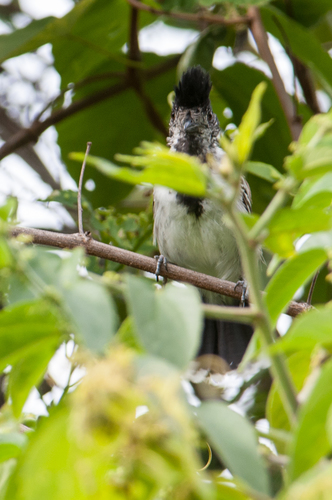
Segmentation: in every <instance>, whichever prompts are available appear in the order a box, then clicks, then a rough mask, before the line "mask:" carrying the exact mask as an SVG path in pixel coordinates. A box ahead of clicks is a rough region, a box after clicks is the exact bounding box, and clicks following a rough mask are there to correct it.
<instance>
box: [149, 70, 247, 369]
mask: <svg viewBox="0 0 332 500" xmlns="http://www.w3.org/2000/svg"><path fill="white" fill-rule="evenodd" d="M210 90H211V82H210V77H209V75H208V74H207V73H206V72H204V71H203V70H202V68H200V67H195V68H191V69H189V70H188V71H187V72H186V73H184V75H183V76H182V78H181V80H180V82H179V84H178V86H177V87H175V100H174V104H173V109H172V113H171V119H170V124H169V137H168V138H167V144H168V145H169V147H170V148H171V150H173V151H180V152H184V153H187V154H189V155H193V156H197V157H198V158H199V159H200V160H201V161H202V162H205V161H206V158H207V155H211V156H213V158H214V159H215V161H217V162H218V161H220V160H221V158H222V156H223V154H224V152H223V150H222V149H221V147H220V145H219V135H220V127H219V122H218V118H217V116H216V115H215V114H214V113H213V111H212V108H211V103H210V100H209V93H210ZM250 200H251V196H250V189H249V186H248V184H247V183H246V181H245V180H244V179H243V183H242V193H241V195H240V196H239V199H238V202H237V206H238V209H239V211H242V212H249V211H250ZM154 237H155V240H156V241H157V243H158V246H159V250H160V253H161V254H162V255H163V256H164V257H166V259H167V260H168V261H169V262H172V263H174V264H177V265H179V266H182V267H186V268H188V269H192V270H194V271H198V272H202V273H205V274H209V275H211V276H215V277H218V278H220V279H226V280H230V281H234V282H236V281H238V280H239V279H240V278H241V274H242V272H241V262H240V257H239V253H238V250H237V246H236V242H235V238H234V236H233V234H232V232H231V231H230V230H229V229H228V228H227V227H226V225H225V224H224V221H223V211H222V209H221V207H220V206H219V205H218V204H216V203H214V202H212V201H211V200H208V199H201V198H194V197H191V196H186V195H182V194H179V193H177V192H175V191H173V190H172V189H168V188H166V187H155V189H154ZM204 295H205V300H207V301H208V302H214V303H221V302H222V300H224V299H223V298H222V296H220V295H216V294H209V293H204ZM218 325H219V326H218ZM218 325H217V324H215V323H213V322H211V321H210V322H208V323H207V326H208V328H209V329H210V330H211V328H215V327H216V328H217V330H216V331H215V332H214V333H213V336H214V337H215V340H213V341H212V342H211V338H209V339H208V341H207V343H206V345H205V346H204V340H203V345H202V349H201V351H202V352H206V351H207V352H210V351H211V350H212V351H213V352H215V351H217V352H215V354H219V355H222V356H223V357H225V358H226V359H227V361H228V362H229V363H233V364H234V366H235V365H237V363H238V362H239V360H240V359H241V356H242V354H243V353H241V354H238V353H237V354H236V355H234V353H233V354H232V352H231V351H229V352H227V353H225V350H223V348H221V347H220V344H222V345H226V344H227V342H228V340H227V339H224V341H225V342H224V341H223V340H222V341H221V342H220V339H223V333H222V332H221V333H220V331H219V330H220V328H219V327H220V325H221V323H220V322H219V324H218ZM228 325H229V324H228ZM241 327H242V325H241ZM218 329H219V330H218ZM210 337H211V336H210ZM249 338H250V335H248V334H246V335H245V339H246V342H247V339H249ZM226 340H227V342H226ZM246 342H245V345H246ZM207 344H209V345H207ZM212 344H213V346H212ZM217 345H219V347H218V346H217ZM238 351H239V349H238ZM240 351H241V349H240ZM233 358H234V359H233ZM235 358H236V359H235Z"/></svg>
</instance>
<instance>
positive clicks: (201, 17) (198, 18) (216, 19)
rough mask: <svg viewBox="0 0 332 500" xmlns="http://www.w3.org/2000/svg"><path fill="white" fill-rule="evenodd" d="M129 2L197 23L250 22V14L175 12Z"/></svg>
mask: <svg viewBox="0 0 332 500" xmlns="http://www.w3.org/2000/svg"><path fill="white" fill-rule="evenodd" d="M127 2H128V3H129V4H130V5H131V6H132V7H135V8H136V9H139V10H145V11H146V12H150V14H155V15H156V16H166V17H171V18H173V19H183V20H184V21H193V22H197V23H201V22H202V21H205V22H207V23H209V24H222V25H224V26H233V25H234V24H248V23H249V18H248V16H238V17H231V18H229V19H226V18H225V17H222V16H218V15H214V14H210V13H205V12H199V13H197V14H191V13H189V12H173V11H167V10H161V9H155V8H154V7H151V6H150V5H146V4H145V3H142V2H140V1H139V0H127Z"/></svg>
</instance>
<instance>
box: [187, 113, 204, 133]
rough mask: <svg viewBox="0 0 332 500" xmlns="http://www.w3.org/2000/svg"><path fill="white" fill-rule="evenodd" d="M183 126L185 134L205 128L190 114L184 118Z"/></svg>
mask: <svg viewBox="0 0 332 500" xmlns="http://www.w3.org/2000/svg"><path fill="white" fill-rule="evenodd" d="M183 127H184V130H185V132H186V133H187V134H195V133H197V132H200V131H201V130H202V129H203V128H205V126H204V124H203V123H200V122H195V121H194V120H193V118H192V117H191V116H190V117H188V118H186V120H185V122H184V125H183Z"/></svg>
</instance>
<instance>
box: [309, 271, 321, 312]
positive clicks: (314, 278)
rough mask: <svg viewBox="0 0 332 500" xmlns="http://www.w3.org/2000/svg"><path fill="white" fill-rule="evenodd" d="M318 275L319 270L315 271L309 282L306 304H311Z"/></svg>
mask: <svg viewBox="0 0 332 500" xmlns="http://www.w3.org/2000/svg"><path fill="white" fill-rule="evenodd" d="M318 276H319V271H316V273H315V276H314V277H313V278H312V282H311V285H310V289H309V293H308V298H307V304H309V305H311V301H312V296H313V294H314V290H315V286H316V282H317V278H318Z"/></svg>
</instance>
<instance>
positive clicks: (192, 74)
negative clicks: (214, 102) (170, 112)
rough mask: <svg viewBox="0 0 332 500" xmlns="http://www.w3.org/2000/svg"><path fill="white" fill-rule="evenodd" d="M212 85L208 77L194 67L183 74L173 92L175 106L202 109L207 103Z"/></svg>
mask: <svg viewBox="0 0 332 500" xmlns="http://www.w3.org/2000/svg"><path fill="white" fill-rule="evenodd" d="M211 87H212V84H211V80H210V75H209V73H207V72H206V71H204V70H203V68H201V66H195V67H193V68H190V69H188V71H186V72H185V73H183V75H182V78H181V80H180V81H179V84H178V86H177V87H175V88H174V90H175V104H176V105H177V106H181V107H183V108H195V107H203V106H204V105H206V104H208V103H209V94H210V90H211Z"/></svg>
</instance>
